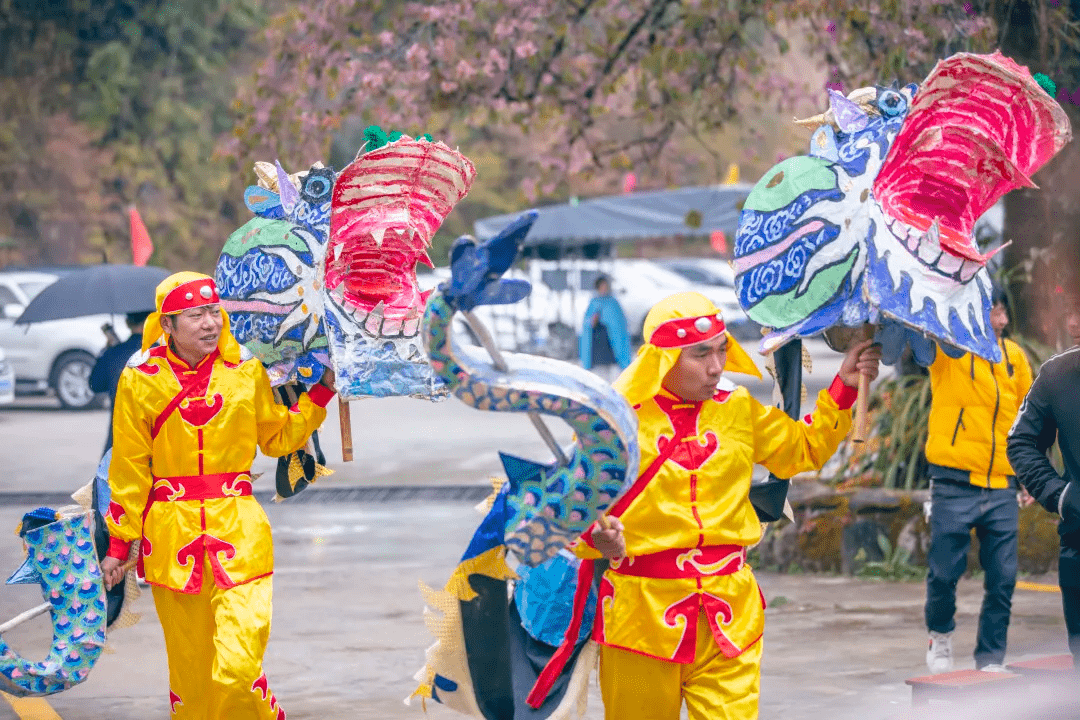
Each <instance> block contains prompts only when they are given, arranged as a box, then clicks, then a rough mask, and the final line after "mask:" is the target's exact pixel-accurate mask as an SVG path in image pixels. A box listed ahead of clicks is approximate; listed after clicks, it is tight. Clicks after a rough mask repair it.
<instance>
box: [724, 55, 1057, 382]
mask: <svg viewBox="0 0 1080 720" xmlns="http://www.w3.org/2000/svg"><path fill="white" fill-rule="evenodd" d="M798 122H799V124H800V125H803V126H806V127H810V128H812V129H813V130H814V132H813V135H812V137H811V140H810V154H809V155H806V156H799V157H793V158H789V159H787V160H784V161H783V162H781V163H779V164H778V165H776V166H775V167H773V168H772V169H771V170H769V171H768V172H767V173H765V175H764V177H762V178H761V180H760V181H759V182H758V183H757V185H756V186H755V187H754V189H753V190H752V191H751V193H750V195H749V196H748V198H747V200H746V202H745V204H744V206H743V212H742V216H741V217H740V221H739V229H738V232H737V234H736V240H735V261H734V265H735V270H736V272H737V273H738V276H737V279H736V286H737V290H738V293H739V300H740V303H741V304H742V306H743V308H744V309H745V310H746V312H747V314H748V315H749V316H750V317H751V318H752V319H753V320H755V321H756V322H758V323H760V324H762V325H764V326H766V327H768V328H771V329H772V331H771V332H770V333H769V334H768V335H767V336H766V337H765V339H764V340H763V341H762V351H763V352H769V351H771V350H774V349H775V348H777V347H779V346H780V345H782V344H783V343H785V342H787V341H788V340H789V339H791V338H793V337H808V336H812V335H816V334H818V333H821V332H823V331H825V330H827V329H829V328H831V327H834V326H838V325H839V326H848V327H857V326H861V325H863V324H864V323H867V322H872V323H884V324H893V323H896V324H899V325H901V326H904V327H906V328H909V329H910V330H913V331H915V332H917V333H919V334H922V335H926V336H929V337H931V338H933V339H935V340H938V341H940V342H943V343H945V344H947V345H951V346H954V347H956V348H959V349H962V350H965V351H969V352H972V353H975V354H976V355H979V356H981V357H985V358H988V359H991V360H994V361H995V362H996V361H998V360H1000V357H1001V356H1000V348H999V347H998V343H997V340H996V338H995V336H994V332H993V330H992V328H991V326H990V317H989V314H990V307H991V302H990V299H991V282H990V276H989V273H988V271H987V270H986V263H987V260H988V259H989V257H990V256H989V255H984V254H982V253H981V252H980V250H979V247H978V245H977V243H976V241H975V237H974V226H975V222H976V220H978V218H979V217H980V216H981V215H982V214H983V213H984V212H985V211H986V210H987V209H989V208H990V207H991V206H992V205H993V204H994V203H995V202H997V200H998V199H999V198H1000V197H1001V196H1002V195H1004V194H1005V193H1007V192H1009V191H1010V190H1012V189H1014V188H1017V187H1034V183H1032V181H1031V175H1032V174H1033V173H1034V172H1035V171H1036V170H1038V169H1039V168H1040V167H1042V166H1043V165H1044V164H1045V163H1046V162H1047V161H1049V160H1050V159H1051V158H1052V157H1053V156H1054V155H1055V154H1056V153H1057V152H1058V151H1059V150H1060V149H1061V148H1062V147H1063V146H1064V145H1065V143H1067V142H1068V141H1069V140H1070V138H1071V129H1070V126H1069V120H1068V118H1067V116H1066V115H1065V112H1064V111H1063V110H1062V109H1061V107H1060V106H1059V105H1058V104H1057V103H1056V102H1055V101H1054V99H1053V97H1051V95H1050V94H1048V93H1047V91H1046V90H1044V89H1043V87H1041V86H1040V84H1039V83H1038V82H1036V80H1035V79H1034V78H1033V77H1032V76H1031V74H1030V73H1029V72H1028V70H1027V68H1024V67H1021V66H1019V65H1017V64H1016V63H1014V62H1013V61H1012V60H1009V59H1008V58H1006V57H1004V56H1003V55H1001V54H1000V53H994V54H993V55H975V54H969V53H960V54H957V55H953V56H952V57H950V58H948V59H946V60H942V61H940V62H938V64H937V65H936V66H935V67H934V69H933V71H932V72H931V73H930V75H929V76H928V77H927V78H926V80H925V82H924V83H923V84H922V85H921V86H917V85H914V84H912V85H907V86H905V87H903V88H901V87H897V86H896V85H893V86H892V87H882V86H876V87H869V88H860V89H858V90H855V91H854V92H852V93H850V94H849V95H847V96H846V97H845V96H844V95H842V94H840V93H838V92H836V91H830V107H829V109H828V111H826V112H825V113H822V114H821V115H818V116H816V117H813V118H810V119H808V120H803V121H798Z"/></svg>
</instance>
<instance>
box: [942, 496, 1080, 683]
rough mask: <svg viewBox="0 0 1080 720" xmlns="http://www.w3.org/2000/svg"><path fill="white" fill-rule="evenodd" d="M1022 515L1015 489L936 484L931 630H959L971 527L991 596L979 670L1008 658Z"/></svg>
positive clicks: (983, 617) (983, 615)
mask: <svg viewBox="0 0 1080 720" xmlns="http://www.w3.org/2000/svg"><path fill="white" fill-rule="evenodd" d="M1019 516H1020V512H1019V508H1018V506H1017V503H1016V491H1015V490H1011V489H1001V490H990V489H988V488H979V487H975V486H973V485H961V484H958V483H951V482H946V481H940V480H938V481H936V482H934V485H933V491H932V493H931V510H930V553H929V557H928V559H927V561H928V565H929V567H930V572H929V574H928V575H927V578H926V627H927V628H929V629H930V630H932V631H934V632H939V633H948V632H952V631H953V630H954V629H955V628H956V621H955V619H954V616H955V614H956V583H957V582H959V580H960V577H961V576H962V575H963V574H964V571H965V570H967V556H968V549H969V548H970V546H971V529H972V528H975V535H976V537H978V538H979V562H980V563H981V564H982V567H983V570H984V571H985V573H986V575H985V578H986V579H985V589H986V593H985V595H984V596H983V603H982V611H981V612H980V613H979V632H978V640H977V642H976V644H975V666H976V667H980V668H981V667H984V666H986V665H992V664H997V665H1000V664H1002V663H1003V662H1004V660H1005V642H1006V637H1007V635H1008V632H1009V614H1010V611H1011V609H1012V594H1013V589H1014V588H1015V587H1016V563H1017V559H1016V537H1017V524H1018V522H1019ZM1078 610H1080V608H1078ZM1078 639H1080V638H1078Z"/></svg>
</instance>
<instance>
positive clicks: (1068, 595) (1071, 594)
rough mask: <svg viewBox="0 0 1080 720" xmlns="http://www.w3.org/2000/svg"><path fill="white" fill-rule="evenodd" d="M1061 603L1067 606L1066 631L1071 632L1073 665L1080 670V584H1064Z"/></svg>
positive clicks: (1070, 648)
mask: <svg viewBox="0 0 1080 720" xmlns="http://www.w3.org/2000/svg"><path fill="white" fill-rule="evenodd" d="M1061 604H1062V605H1063V606H1064V607H1065V631H1066V632H1067V633H1069V652H1071V653H1072V656H1073V666H1075V667H1076V668H1077V669H1078V670H1080V586H1073V587H1070V586H1068V585H1062V586H1061Z"/></svg>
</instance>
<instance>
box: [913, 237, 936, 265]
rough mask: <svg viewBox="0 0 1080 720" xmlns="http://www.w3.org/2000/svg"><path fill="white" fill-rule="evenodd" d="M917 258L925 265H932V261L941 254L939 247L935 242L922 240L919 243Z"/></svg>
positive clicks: (934, 261)
mask: <svg viewBox="0 0 1080 720" xmlns="http://www.w3.org/2000/svg"><path fill="white" fill-rule="evenodd" d="M918 252H919V260H922V261H923V262H924V263H926V264H927V265H929V266H931V267H933V266H934V263H936V262H937V259H938V258H939V257H940V256H941V248H940V246H938V245H937V244H936V243H931V242H927V241H926V240H923V241H922V242H921V243H919V251H918Z"/></svg>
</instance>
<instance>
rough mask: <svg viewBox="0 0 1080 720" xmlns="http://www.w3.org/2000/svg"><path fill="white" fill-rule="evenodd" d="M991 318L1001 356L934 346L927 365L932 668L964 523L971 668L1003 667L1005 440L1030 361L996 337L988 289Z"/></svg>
mask: <svg viewBox="0 0 1080 720" xmlns="http://www.w3.org/2000/svg"><path fill="white" fill-rule="evenodd" d="M990 323H991V325H992V326H993V329H994V332H995V333H996V334H997V335H998V337H999V338H1000V340H999V342H1000V343H1001V354H1002V360H1001V362H999V363H991V362H989V361H988V360H983V359H982V358H977V357H975V356H974V355H972V354H971V353H965V354H963V355H961V356H960V357H958V358H952V357H949V356H948V355H947V354H946V353H945V352H944V351H943V350H942V349H941V348H938V349H937V351H936V355H935V357H934V361H933V363H932V364H931V365H930V368H929V369H930V392H931V396H932V400H931V405H930V420H929V423H928V428H927V437H926V460H927V462H928V463H929V466H930V479H931V480H930V482H931V500H930V508H931V509H930V552H929V554H928V558H927V564H928V566H929V573H928V575H927V578H926V609H925V610H926V627H927V629H928V631H929V634H930V642H929V649H928V650H927V653H926V665H927V667H928V668H929V669H930V672H932V673H940V672H948V671H949V670H951V669H952V668H953V654H952V633H953V630H954V629H955V628H956V621H955V618H954V616H955V614H956V583H957V582H958V581H959V580H960V577H961V576H962V575H963V574H964V570H965V569H966V568H967V557H968V548H969V547H970V544H971V529H972V528H974V529H975V533H976V535H977V537H978V538H979V562H980V564H981V565H982V568H983V571H984V572H985V581H984V583H985V590H986V592H985V595H984V596H983V604H982V611H981V612H980V614H979V630H978V639H977V642H976V645H975V667H976V668H977V669H980V670H986V671H991V672H992V671H998V672H1003V671H1004V669H1005V668H1004V667H1003V663H1004V661H1005V643H1006V637H1007V635H1008V630H1009V614H1010V611H1011V608H1012V594H1013V588H1014V587H1015V585H1016V564H1017V557H1016V550H1017V548H1016V538H1017V524H1018V522H1019V507H1018V504H1017V485H1016V478H1015V474H1014V473H1013V468H1012V466H1011V465H1010V464H1009V458H1008V456H1007V454H1006V447H1007V444H1008V438H1009V428H1011V427H1012V425H1013V421H1014V420H1015V419H1016V415H1017V412H1019V409H1020V404H1021V403H1022V402H1023V401H1024V396H1025V395H1027V392H1028V389H1029V388H1030V387H1031V366H1030V365H1029V364H1028V360H1027V356H1026V355H1025V354H1024V351H1023V350H1022V349H1021V348H1020V346H1019V345H1017V344H1016V343H1014V342H1013V341H1011V340H1007V339H1005V338H1003V337H1001V336H1002V333H1003V332H1004V330H1005V326H1006V325H1008V323H1009V314H1008V308H1007V306H1006V304H1005V299H1004V296H1003V295H1001V294H1000V293H995V297H994V306H993V310H992V311H991V314H990Z"/></svg>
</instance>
